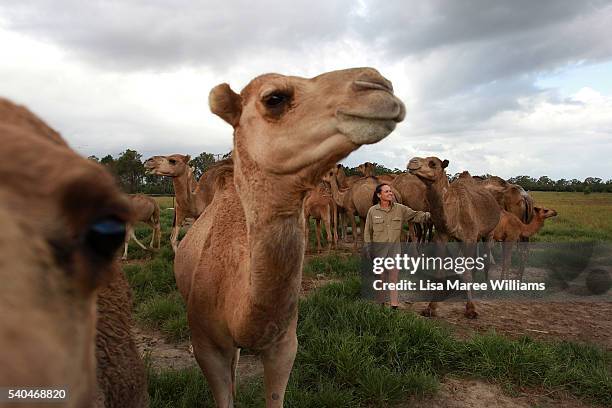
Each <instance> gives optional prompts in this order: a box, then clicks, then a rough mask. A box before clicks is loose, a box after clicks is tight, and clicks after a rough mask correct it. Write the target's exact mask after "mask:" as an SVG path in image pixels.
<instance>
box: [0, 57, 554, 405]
mask: <svg viewBox="0 0 612 408" xmlns="http://www.w3.org/2000/svg"><path fill="white" fill-rule="evenodd" d="M209 105H210V109H211V111H212V113H214V114H215V115H217V116H218V117H220V118H221V119H223V120H224V121H225V122H227V124H229V125H230V126H231V127H232V128H233V154H232V157H231V158H230V159H226V160H223V161H220V162H217V163H215V164H214V165H213V166H211V167H210V168H209V169H208V170H207V171H206V172H205V173H204V174H203V175H202V177H201V178H200V180H198V181H196V180H195V178H194V176H193V171H192V170H191V169H190V167H189V165H188V162H189V159H190V157H189V156H186V155H180V154H174V155H169V156H155V157H152V158H150V159H148V160H147V161H146V162H145V167H146V169H147V170H148V171H149V172H151V173H153V174H157V175H160V176H168V177H172V178H173V184H174V189H175V194H176V206H175V218H174V223H173V231H172V236H171V243H172V247H173V249H174V250H175V261H174V273H175V278H176V283H177V287H178V289H179V291H180V293H181V295H182V296H183V298H184V301H185V303H186V305H187V317H188V322H189V327H190V331H191V336H192V344H193V350H194V355H195V358H196V360H197V363H198V364H199V366H200V368H201V369H202V372H203V373H204V375H205V377H206V379H207V381H208V384H209V386H210V388H211V390H212V393H213V396H214V398H215V401H216V403H217V405H218V406H219V407H231V406H233V404H234V401H235V393H236V366H237V363H238V359H239V356H240V349H241V348H244V347H246V348H248V349H250V350H254V351H258V352H259V354H260V356H261V359H262V362H263V366H264V374H263V375H264V385H265V399H266V406H267V407H282V406H283V400H284V394H285V388H286V386H287V381H288V379H289V374H290V372H291V369H292V366H293V361H294V358H295V355H296V350H297V336H296V325H297V316H298V299H299V292H300V285H301V278H302V265H303V260H304V253H305V249H306V243H307V242H308V240H305V239H304V237H305V236H306V237H307V236H308V235H307V234H308V225H309V223H306V222H305V219H306V220H307V219H308V218H309V217H314V218H315V220H316V225H317V247H318V249H319V250H320V249H321V244H320V230H321V228H320V223H323V225H324V226H325V230H326V232H327V238H328V239H327V241H328V242H329V244H330V245H336V244H337V242H338V240H339V239H346V238H347V226H346V224H347V222H348V223H350V224H351V231H352V235H353V243H354V244H353V245H354V246H355V247H356V246H357V242H358V238H359V237H358V228H357V226H356V218H359V219H360V220H361V221H362V224H361V225H363V222H364V221H365V217H366V214H367V211H368V209H369V208H370V206H371V205H372V202H371V200H372V193H373V191H374V189H375V188H376V186H377V185H378V184H379V183H381V182H385V183H388V184H389V185H390V186H391V187H392V189H393V191H394V193H395V197H396V200H397V201H399V202H402V203H404V204H406V205H408V206H410V207H412V208H413V209H416V210H422V211H429V212H430V213H431V215H432V217H431V219H432V224H433V226H435V239H436V240H439V241H447V240H449V239H456V240H459V241H462V242H464V243H466V244H467V245H466V250H472V248H473V247H474V245H475V244H476V242H477V241H478V240H479V239H485V240H488V241H492V240H493V239H498V240H502V241H512V242H516V241H519V240H521V239H527V238H528V237H529V236H531V235H533V234H534V233H535V232H537V230H539V228H541V227H542V224H543V222H544V219H546V218H548V217H551V216H554V215H556V213H555V212H554V210H547V209H541V208H537V207H534V206H533V202H532V200H531V198H530V197H529V195H528V194H526V193H525V192H524V191H523V190H522V189H520V187H518V186H513V185H510V184H508V183H506V182H505V181H503V180H501V179H499V180H497V179H493V180H491V179H486V180H480V179H478V178H473V177H471V176H469V174H467V173H466V174H464V175H462V177H459V178H458V179H457V180H456V181H454V182H453V183H449V181H448V178H447V176H446V173H445V168H446V167H447V165H448V161H447V160H444V161H442V160H440V159H438V158H435V157H428V158H413V159H412V160H410V161H409V164H408V172H407V173H404V174H399V175H394V174H393V175H391V174H389V175H378V176H376V175H374V172H373V170H374V168H375V165H374V164H372V163H364V164H363V165H361V166H360V167H359V170H360V171H361V173H362V174H363V176H346V174H345V172H344V170H343V168H342V166H340V165H337V163H338V162H339V161H340V160H342V159H343V158H345V157H346V156H348V155H349V154H350V153H351V152H353V151H355V150H356V149H358V148H359V147H360V146H361V145H364V144H372V143H376V142H378V141H380V140H381V139H383V138H384V137H386V136H387V135H388V134H389V133H391V132H392V131H393V129H394V128H395V126H396V124H397V123H398V122H401V121H402V120H403V119H404V116H405V108H404V105H403V103H402V102H401V101H400V100H399V99H398V98H397V97H396V96H395V95H394V94H393V88H392V86H391V83H390V82H389V81H388V80H387V79H385V78H384V77H382V76H381V75H380V74H379V73H378V72H377V71H376V70H374V69H371V68H356V69H347V70H341V71H333V72H329V73H325V74H322V75H319V76H317V77H314V78H310V79H306V78H300V77H291V76H283V75H278V74H266V75H262V76H259V77H257V78H255V79H253V80H252V81H251V82H250V83H249V84H248V85H247V86H246V87H245V88H244V89H243V90H242V91H241V92H240V93H236V92H234V91H233V90H232V89H231V88H230V86H229V85H227V84H221V85H218V86H217V87H215V88H213V89H212V91H211V92H210V95H209ZM0 135H1V137H2V139H3V142H4V143H3V147H2V149H1V150H0V154H1V155H2V159H3V160H0V178H1V179H2V180H3V182H2V185H1V186H0V197H1V199H0V219H2V225H3V227H4V234H3V235H2V236H0V251H1V253H2V255H3V256H2V257H1V258H0V259H2V261H1V263H0V265H1V266H0V274H1V275H2V282H3V285H2V286H0V308H1V310H2V311H3V312H4V318H3V319H2V320H1V321H0V385H5V384H10V385H14V386H22V387H24V386H34V385H35V386H38V387H52V386H60V385H61V386H67V387H68V388H69V390H70V399H69V401H68V402H67V403H66V404H65V406H67V407H89V406H98V407H127V408H130V407H144V406H147V405H148V397H147V390H146V375H145V370H144V366H143V364H142V361H141V360H140V357H139V355H138V353H137V351H136V348H135V345H134V341H133V339H132V337H131V334H130V326H131V297H130V296H131V295H130V291H129V287H128V285H127V282H126V280H125V277H124V276H123V274H122V273H121V270H120V268H119V266H118V263H117V260H116V258H115V255H116V252H117V250H118V249H119V247H120V246H121V244H124V257H125V256H126V254H127V242H128V240H129V239H130V238H135V237H134V234H133V224H134V223H135V222H138V221H142V222H146V223H148V224H149V225H151V226H152V228H153V229H154V233H153V237H152V240H151V243H150V246H151V247H159V239H160V238H159V207H158V206H157V205H156V204H155V203H154V201H153V200H151V199H150V198H149V197H146V196H140V195H139V196H134V197H131V198H128V197H127V196H126V195H124V194H122V193H121V192H120V191H119V190H118V188H117V187H116V185H115V183H114V181H113V179H112V177H111V176H110V175H109V174H108V172H107V171H106V170H105V169H104V167H103V166H100V165H98V164H97V163H93V162H91V161H89V160H86V159H84V158H81V157H80V156H78V155H77V154H76V153H74V152H73V151H72V150H71V149H70V148H69V147H68V145H67V144H66V143H65V142H64V141H63V139H62V138H61V136H60V135H59V134H58V133H57V132H55V131H54V130H53V129H51V128H50V127H48V126H47V125H46V124H45V123H44V122H42V121H41V120H40V119H38V118H37V117H36V116H35V115H33V114H32V113H31V112H29V111H28V110H27V109H25V108H23V107H20V106H17V105H14V104H13V103H11V102H9V101H7V100H4V99H0ZM17 163H27V166H22V165H19V166H18V165H17ZM330 169H331V170H330ZM187 218H193V219H194V220H195V221H194V223H193V225H192V226H191V228H190V229H189V230H188V231H187V233H186V235H185V236H184V238H183V239H182V240H181V241H180V242H179V241H178V231H179V229H180V227H181V226H182V225H183V223H184V222H185V219H187ZM431 231H432V225H416V226H410V230H409V237H410V239H412V240H421V241H423V240H428V239H431ZM338 235H340V237H339V236H338ZM26 243H27V245H26ZM137 243H138V244H139V245H141V246H142V247H144V245H142V244H141V243H139V242H138V241H137ZM504 265H506V255H504ZM428 314H429V315H434V314H435V303H432V304H430V306H429V312H428ZM466 315H467V316H468V317H475V316H476V311H475V307H474V305H473V303H472V302H471V301H468V305H467V307H466Z"/></svg>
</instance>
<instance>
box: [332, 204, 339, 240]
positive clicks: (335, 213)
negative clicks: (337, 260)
mask: <svg viewBox="0 0 612 408" xmlns="http://www.w3.org/2000/svg"><path fill="white" fill-rule="evenodd" d="M331 211H332V220H331V221H332V223H333V224H334V229H333V230H332V231H333V233H334V236H333V238H332V239H333V240H334V241H333V242H334V249H336V248H338V210H337V208H336V206H335V205H334V206H333V208H332V209H331Z"/></svg>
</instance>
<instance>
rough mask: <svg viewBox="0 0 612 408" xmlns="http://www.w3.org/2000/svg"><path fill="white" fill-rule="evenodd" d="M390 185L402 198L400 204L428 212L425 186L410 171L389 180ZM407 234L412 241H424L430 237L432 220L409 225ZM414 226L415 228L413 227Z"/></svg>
mask: <svg viewBox="0 0 612 408" xmlns="http://www.w3.org/2000/svg"><path fill="white" fill-rule="evenodd" d="M391 187H393V188H395V189H396V190H397V191H398V192H399V195H400V197H401V199H402V204H404V205H406V206H408V207H410V208H412V209H413V210H415V211H427V212H429V203H428V202H427V187H425V184H423V182H421V180H419V178H418V177H417V176H415V175H414V174H410V173H402V174H399V175H397V177H396V178H395V179H394V180H393V181H392V182H391ZM409 227H410V229H409V234H410V239H411V240H412V241H418V242H421V243H423V242H426V241H427V240H428V239H429V240H430V239H431V236H432V230H433V222H427V223H424V224H418V225H414V224H413V223H411V224H410V225H409ZM415 227H416V228H415Z"/></svg>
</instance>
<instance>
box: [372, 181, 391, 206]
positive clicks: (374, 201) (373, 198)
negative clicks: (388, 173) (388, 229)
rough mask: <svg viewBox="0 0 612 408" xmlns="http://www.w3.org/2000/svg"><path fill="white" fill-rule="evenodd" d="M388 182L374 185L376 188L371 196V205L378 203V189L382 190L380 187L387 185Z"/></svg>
mask: <svg viewBox="0 0 612 408" xmlns="http://www.w3.org/2000/svg"><path fill="white" fill-rule="evenodd" d="M388 185H389V184H387V183H381V184H379V185H377V186H376V190H374V195H373V196H372V205H376V204H378V203H380V198H379V197H378V195H379V194H380V191H381V190H382V188H383V187H384V186H388Z"/></svg>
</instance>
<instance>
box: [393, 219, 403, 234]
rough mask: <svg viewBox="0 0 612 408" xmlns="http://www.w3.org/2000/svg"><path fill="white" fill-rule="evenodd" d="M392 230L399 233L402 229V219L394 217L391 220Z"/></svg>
mask: <svg viewBox="0 0 612 408" xmlns="http://www.w3.org/2000/svg"><path fill="white" fill-rule="evenodd" d="M391 229H393V230H397V231H399V230H401V229H402V218H401V217H393V218H392V219H391Z"/></svg>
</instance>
